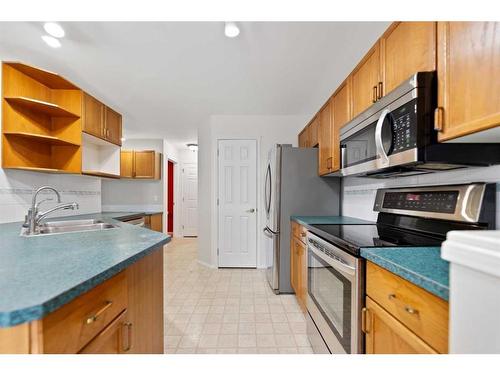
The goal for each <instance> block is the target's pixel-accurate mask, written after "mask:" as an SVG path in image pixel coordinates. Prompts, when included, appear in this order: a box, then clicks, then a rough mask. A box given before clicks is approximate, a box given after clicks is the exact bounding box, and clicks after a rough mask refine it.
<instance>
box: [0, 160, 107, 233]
mask: <svg viewBox="0 0 500 375" xmlns="http://www.w3.org/2000/svg"><path fill="white" fill-rule="evenodd" d="M44 185H49V186H53V187H55V188H56V189H57V190H58V191H59V192H60V193H61V200H62V201H63V202H77V203H78V204H79V206H80V208H79V209H78V210H75V211H66V210H65V211H59V212H56V213H54V214H52V215H51V216H53V217H57V216H66V215H72V214H75V215H76V214H87V213H94V212H100V211H101V180H100V179H99V178H94V177H89V176H77V175H51V174H45V173H36V172H26V171H18V170H7V169H4V170H0V223H8V222H13V221H22V220H24V215H26V212H27V211H28V208H29V207H30V205H31V198H32V195H33V190H34V189H36V188H38V187H40V186H44ZM42 197H53V194H52V193H50V192H42V193H41V194H40V198H42ZM56 204H57V201H55V200H54V201H50V202H46V203H44V204H43V205H42V206H41V207H40V208H41V210H45V209H47V208H50V207H52V206H54V205H56Z"/></svg>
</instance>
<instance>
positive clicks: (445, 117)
mask: <svg viewBox="0 0 500 375" xmlns="http://www.w3.org/2000/svg"><path fill="white" fill-rule="evenodd" d="M499 82H500V22H439V23H438V106H439V107H440V108H441V109H442V111H443V113H442V116H441V120H442V125H441V132H440V133H439V140H441V141H443V140H448V139H452V138H456V137H460V136H464V135H468V134H471V133H474V132H477V131H480V130H485V129H489V128H492V127H495V126H498V125H500V83H499Z"/></svg>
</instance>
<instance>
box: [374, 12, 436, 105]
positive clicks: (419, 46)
mask: <svg viewBox="0 0 500 375" xmlns="http://www.w3.org/2000/svg"><path fill="white" fill-rule="evenodd" d="M436 28H437V25H436V22H395V23H394V24H392V25H391V27H390V28H389V29H388V30H387V31H386V33H385V34H384V35H383V36H382V38H381V44H380V45H381V59H382V81H383V87H381V88H380V89H381V91H382V92H378V96H379V97H381V96H383V95H385V94H386V93H388V92H390V91H391V90H393V89H394V88H396V87H397V86H399V85H400V84H401V83H402V82H403V81H404V80H406V79H407V78H409V77H410V76H411V75H412V74H414V73H416V72H420V71H432V70H436Z"/></svg>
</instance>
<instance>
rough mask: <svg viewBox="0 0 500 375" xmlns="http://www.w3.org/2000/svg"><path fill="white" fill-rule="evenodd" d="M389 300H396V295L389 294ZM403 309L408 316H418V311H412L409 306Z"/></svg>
mask: <svg viewBox="0 0 500 375" xmlns="http://www.w3.org/2000/svg"><path fill="white" fill-rule="evenodd" d="M389 299H390V300H393V299H396V295H395V294H394V293H391V294H389ZM404 309H405V311H406V312H407V313H408V314H413V315H416V314H418V310H417V309H414V308H413V307H411V306H405V307H404Z"/></svg>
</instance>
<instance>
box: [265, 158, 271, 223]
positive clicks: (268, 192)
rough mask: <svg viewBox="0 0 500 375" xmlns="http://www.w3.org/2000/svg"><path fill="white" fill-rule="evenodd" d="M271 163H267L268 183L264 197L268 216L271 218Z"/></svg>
mask: <svg viewBox="0 0 500 375" xmlns="http://www.w3.org/2000/svg"><path fill="white" fill-rule="evenodd" d="M271 188H272V186H271V165H270V164H268V165H267V172H266V185H265V187H264V192H265V193H264V199H265V202H264V203H265V206H266V216H267V217H268V218H269V212H270V210H271Z"/></svg>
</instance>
